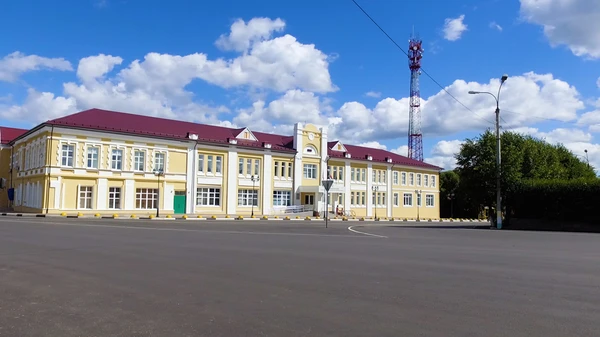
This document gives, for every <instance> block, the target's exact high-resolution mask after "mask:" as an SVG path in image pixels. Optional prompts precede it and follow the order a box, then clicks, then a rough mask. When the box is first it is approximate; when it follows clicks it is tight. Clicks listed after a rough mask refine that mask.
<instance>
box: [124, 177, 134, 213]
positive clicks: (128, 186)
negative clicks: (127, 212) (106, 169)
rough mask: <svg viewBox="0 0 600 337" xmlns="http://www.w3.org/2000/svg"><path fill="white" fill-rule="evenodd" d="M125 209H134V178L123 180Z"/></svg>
mask: <svg viewBox="0 0 600 337" xmlns="http://www.w3.org/2000/svg"><path fill="white" fill-rule="evenodd" d="M124 200H125V205H124V206H125V209H134V206H135V204H134V202H135V180H133V179H127V180H125V198H124Z"/></svg>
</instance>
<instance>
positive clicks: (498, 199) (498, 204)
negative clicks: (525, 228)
mask: <svg viewBox="0 0 600 337" xmlns="http://www.w3.org/2000/svg"><path fill="white" fill-rule="evenodd" d="M507 79H508V75H506V74H505V75H502V78H501V79H500V87H499V88H498V95H494V94H492V93H491V92H487V91H469V94H471V95H476V94H488V95H491V96H492V97H494V99H495V100H496V227H497V228H498V229H502V189H501V181H500V179H501V168H500V164H501V163H502V157H501V155H500V89H502V85H503V84H504V82H506V80H507Z"/></svg>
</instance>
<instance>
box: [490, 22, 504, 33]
mask: <svg viewBox="0 0 600 337" xmlns="http://www.w3.org/2000/svg"><path fill="white" fill-rule="evenodd" d="M490 28H492V29H495V30H497V31H499V32H501V31H502V26H500V25H499V24H497V23H496V21H492V22H490Z"/></svg>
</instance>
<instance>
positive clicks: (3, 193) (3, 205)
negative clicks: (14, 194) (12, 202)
mask: <svg viewBox="0 0 600 337" xmlns="http://www.w3.org/2000/svg"><path fill="white" fill-rule="evenodd" d="M10 159H11V156H10V147H0V179H2V178H4V179H6V186H4V188H3V189H0V210H4V209H7V208H8V206H9V203H8V188H9V187H10V173H9V169H10Z"/></svg>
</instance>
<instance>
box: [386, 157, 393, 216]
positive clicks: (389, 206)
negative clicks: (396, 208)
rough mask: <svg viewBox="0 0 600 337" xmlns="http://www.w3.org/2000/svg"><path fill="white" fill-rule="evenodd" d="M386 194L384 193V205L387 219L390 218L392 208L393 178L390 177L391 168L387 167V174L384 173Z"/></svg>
mask: <svg viewBox="0 0 600 337" xmlns="http://www.w3.org/2000/svg"><path fill="white" fill-rule="evenodd" d="M386 178H387V180H386V186H387V188H386V193H385V203H386V207H387V217H388V218H391V217H392V209H393V208H392V207H393V205H394V203H393V201H394V191H393V190H392V182H393V179H394V177H392V168H391V167H390V166H389V165H388V168H387V173H386Z"/></svg>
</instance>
